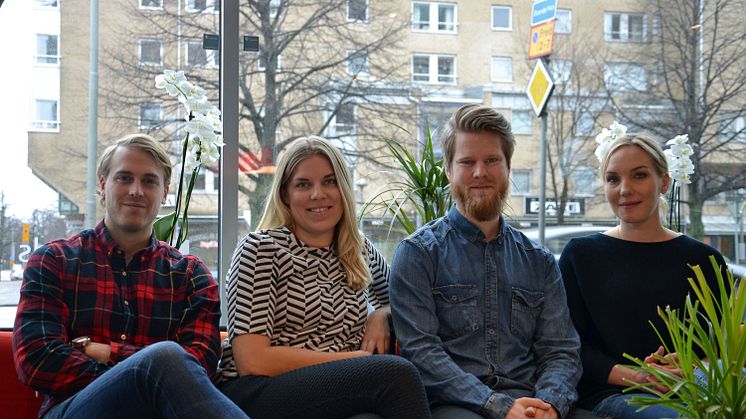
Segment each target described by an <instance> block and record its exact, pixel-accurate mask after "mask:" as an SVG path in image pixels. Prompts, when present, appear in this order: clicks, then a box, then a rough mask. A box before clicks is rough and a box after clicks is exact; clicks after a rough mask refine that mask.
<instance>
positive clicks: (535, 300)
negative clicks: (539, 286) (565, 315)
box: [510, 287, 544, 342]
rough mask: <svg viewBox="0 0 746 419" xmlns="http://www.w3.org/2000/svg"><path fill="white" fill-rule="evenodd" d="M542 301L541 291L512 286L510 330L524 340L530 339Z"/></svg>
mask: <svg viewBox="0 0 746 419" xmlns="http://www.w3.org/2000/svg"><path fill="white" fill-rule="evenodd" d="M543 303H544V293H543V292H541V291H528V290H524V289H522V288H516V287H512V289H511V310H510V331H511V332H513V334H514V335H516V336H518V337H520V338H522V339H523V340H524V341H529V342H530V341H532V340H533V337H534V329H535V328H536V319H537V318H538V317H539V314H540V313H541V307H542V305H543Z"/></svg>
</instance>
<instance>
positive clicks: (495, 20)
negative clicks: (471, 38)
mask: <svg viewBox="0 0 746 419" xmlns="http://www.w3.org/2000/svg"><path fill="white" fill-rule="evenodd" d="M492 29H493V30H496V31H509V30H512V29H513V8H512V7H510V6H492Z"/></svg>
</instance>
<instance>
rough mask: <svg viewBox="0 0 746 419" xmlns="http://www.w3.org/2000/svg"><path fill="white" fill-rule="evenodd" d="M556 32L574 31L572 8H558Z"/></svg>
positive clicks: (555, 24)
mask: <svg viewBox="0 0 746 419" xmlns="http://www.w3.org/2000/svg"><path fill="white" fill-rule="evenodd" d="M556 16H557V17H556V18H555V19H556V20H555V22H554V33H572V10H570V9H557V15H556Z"/></svg>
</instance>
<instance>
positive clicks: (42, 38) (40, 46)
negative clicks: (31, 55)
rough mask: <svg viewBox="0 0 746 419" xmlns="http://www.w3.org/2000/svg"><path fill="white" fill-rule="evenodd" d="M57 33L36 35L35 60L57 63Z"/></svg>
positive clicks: (39, 62) (40, 62)
mask: <svg viewBox="0 0 746 419" xmlns="http://www.w3.org/2000/svg"><path fill="white" fill-rule="evenodd" d="M58 38H59V37H58V36H57V35H44V34H37V35H36V62H37V63H38V64H57V63H58V62H59V56H58V55H57V54H58V52H57V51H58V46H57V39H58Z"/></svg>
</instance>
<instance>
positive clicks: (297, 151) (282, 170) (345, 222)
mask: <svg viewBox="0 0 746 419" xmlns="http://www.w3.org/2000/svg"><path fill="white" fill-rule="evenodd" d="M312 156H323V157H325V158H326V159H327V160H328V161H329V163H330V164H331V165H332V170H334V176H335V177H336V178H337V187H339V192H340V195H341V196H342V208H343V212H342V218H341V219H340V220H339V223H337V226H336V228H335V229H334V242H333V249H334V252H335V253H336V254H337V257H339V260H340V262H341V263H342V266H343V267H344V269H345V271H346V273H347V284H348V285H349V286H350V288H352V289H355V290H358V289H361V288H363V287H365V286H366V285H367V284H368V283H369V282H370V278H371V277H370V271H369V270H368V264H367V263H366V260H365V257H364V252H363V246H364V238H363V235H362V234H361V233H360V231H359V230H358V228H357V222H356V220H355V199H354V195H353V192H352V191H353V188H352V176H351V175H350V171H349V170H348V169H347V164H346V162H345V159H344V156H342V153H341V152H340V151H339V149H337V147H335V146H334V145H332V144H331V143H330V142H329V141H328V140H326V139H324V138H321V137H316V136H308V137H301V138H298V139H296V140H295V141H293V142H292V143H291V144H290V146H288V148H287V149H286V150H285V152H284V153H282V155H281V156H280V160H279V161H278V162H277V171H276V172H275V177H274V179H273V180H272V187H271V189H270V193H269V195H268V196H267V203H266V205H265V207H264V214H262V219H261V220H260V221H259V226H258V228H259V229H260V230H263V229H267V228H276V227H287V228H289V229H290V230H293V229H294V225H295V220H294V219H293V216H292V214H291V213H290V207H288V205H287V204H286V203H285V201H284V200H283V197H284V196H285V193H286V191H287V185H288V182H289V181H290V178H291V177H292V175H293V172H295V169H296V168H297V167H298V164H300V162H302V161H303V160H305V159H307V158H309V157H312ZM366 256H367V254H366Z"/></svg>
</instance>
